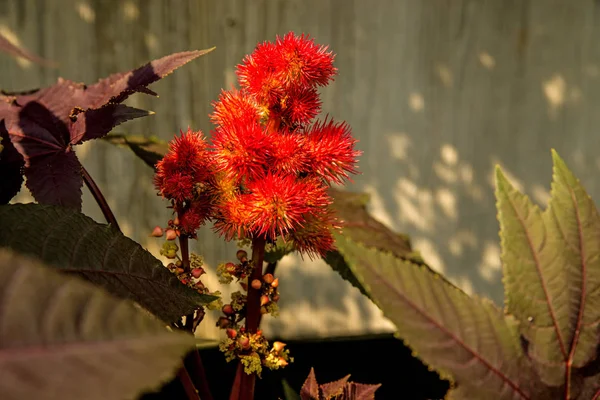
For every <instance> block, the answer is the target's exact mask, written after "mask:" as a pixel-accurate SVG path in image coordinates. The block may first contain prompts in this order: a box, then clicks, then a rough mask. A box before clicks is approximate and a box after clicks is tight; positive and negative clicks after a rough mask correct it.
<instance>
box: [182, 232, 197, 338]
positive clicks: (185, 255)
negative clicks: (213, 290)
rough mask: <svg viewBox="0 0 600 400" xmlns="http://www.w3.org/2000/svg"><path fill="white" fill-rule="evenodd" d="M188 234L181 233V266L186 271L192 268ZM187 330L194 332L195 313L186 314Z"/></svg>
mask: <svg viewBox="0 0 600 400" xmlns="http://www.w3.org/2000/svg"><path fill="white" fill-rule="evenodd" d="M188 239H189V237H188V236H187V235H184V234H181V235H179V249H180V250H181V267H182V268H183V270H184V271H186V272H187V271H189V270H190V246H189V240H188ZM185 330H186V331H188V332H191V333H192V334H193V333H194V332H193V330H194V313H191V314H188V315H186V316H185Z"/></svg>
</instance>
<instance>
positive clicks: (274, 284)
mask: <svg viewBox="0 0 600 400" xmlns="http://www.w3.org/2000/svg"><path fill="white" fill-rule="evenodd" d="M271 286H273V287H274V288H276V287H277V286H279V278H275V279H273V282H271Z"/></svg>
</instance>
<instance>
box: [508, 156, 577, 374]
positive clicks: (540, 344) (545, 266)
mask: <svg viewBox="0 0 600 400" xmlns="http://www.w3.org/2000/svg"><path fill="white" fill-rule="evenodd" d="M496 200H497V203H496V207H497V209H498V221H499V222H500V244H501V247H502V254H501V259H502V265H503V269H504V288H505V298H506V300H505V302H506V308H507V310H508V312H509V313H511V314H512V315H514V316H515V317H516V318H517V319H518V320H519V321H521V333H522V334H523V336H524V337H525V339H526V340H527V342H528V343H529V348H528V354H529V356H530V357H531V358H532V359H533V361H534V363H535V365H536V368H537V369H538V370H539V371H540V374H541V377H542V379H543V380H544V382H546V383H547V384H549V385H554V386H559V385H560V384H562V382H564V373H565V371H564V368H565V365H564V363H563V361H564V360H565V359H566V358H567V350H566V349H567V346H568V345H567V341H568V340H569V337H570V336H572V335H571V334H570V333H569V330H570V325H571V322H570V318H571V317H570V310H569V307H565V306H563V305H566V304H567V303H568V300H569V292H568V290H567V280H568V277H567V275H566V269H564V268H563V264H562V263H561V260H560V254H559V253H560V249H559V247H558V246H557V244H558V243H557V242H556V237H555V235H553V234H552V232H549V231H548V229H547V227H546V223H545V221H544V218H543V215H542V212H541V211H540V210H539V208H538V207H537V206H535V205H534V204H532V203H531V201H530V200H529V198H528V197H527V196H525V195H523V194H521V193H519V192H518V191H517V190H516V189H515V188H514V187H513V186H512V185H511V184H510V183H509V182H508V180H507V179H506V178H505V177H504V175H503V174H502V171H501V170H500V168H496Z"/></svg>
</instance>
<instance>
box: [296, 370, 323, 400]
mask: <svg viewBox="0 0 600 400" xmlns="http://www.w3.org/2000/svg"><path fill="white" fill-rule="evenodd" d="M300 399H301V400H319V383H318V382H317V378H316V377H315V369H314V368H311V369H310V373H309V374H308V378H306V380H305V381H304V384H303V385H302V388H301V389H300Z"/></svg>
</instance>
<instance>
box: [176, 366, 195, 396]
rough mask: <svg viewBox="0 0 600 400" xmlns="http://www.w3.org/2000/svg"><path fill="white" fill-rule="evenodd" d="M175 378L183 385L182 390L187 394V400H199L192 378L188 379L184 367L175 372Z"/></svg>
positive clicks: (188, 375) (188, 376)
mask: <svg viewBox="0 0 600 400" xmlns="http://www.w3.org/2000/svg"><path fill="white" fill-rule="evenodd" d="M177 377H178V378H179V381H180V382H181V384H182V385H183V389H184V390H185V393H186V394H187V398H188V400H200V396H198V392H196V388H195V387H194V383H193V382H192V378H190V374H188V372H187V370H186V369H185V367H182V368H179V371H177Z"/></svg>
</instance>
